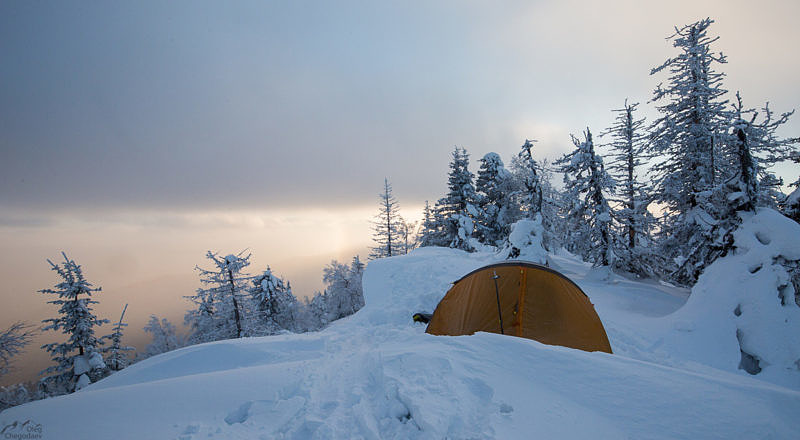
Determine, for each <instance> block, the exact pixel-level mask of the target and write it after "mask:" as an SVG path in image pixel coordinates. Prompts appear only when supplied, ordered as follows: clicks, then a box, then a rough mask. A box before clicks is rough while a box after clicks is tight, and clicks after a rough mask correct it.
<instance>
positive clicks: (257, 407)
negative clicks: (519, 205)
mask: <svg viewBox="0 0 800 440" xmlns="http://www.w3.org/2000/svg"><path fill="white" fill-rule="evenodd" d="M760 215H761V214H759V216H760ZM770 215H771V214H768V213H767V214H766V215H765V216H763V217H759V216H756V217H754V218H753V219H750V220H751V223H752V227H750V226H748V228H750V229H748V231H751V232H752V234H753V236H754V237H755V234H756V233H767V232H768V233H769V234H770V235H769V238H771V243H772V244H771V245H768V247H770V246H771V249H772V250H771V251H766V250H763V249H761V247H763V246H764V245H759V246H761V247H759V246H756V243H755V242H749V241H747V240H748V238H747V237H750V236H749V235H747V234H750V232H747V233H746V234H743V235H742V236H741V237H739V236H737V240H739V241H741V242H742V243H749V244H750V245H752V246H753V247H752V248H751V249H750V250H749V251H742V252H743V253H742V254H741V255H739V254H737V255H734V256H731V257H730V260H731V261H730V262H729V263H728V265H730V270H734V269H736V270H739V269H740V268H741V267H740V264H746V262H749V261H751V260H750V259H749V258H750V257H747V258H745V257H746V256H747V255H750V254H751V252H756V253H758V255H759V258H761V257H765V258H766V257H767V256H768V255H772V254H774V252H778V251H780V252H783V251H786V250H787V249H784V245H783V244H781V243H779V242H780V241H781V240H787V237H785V236H783V235H781V234H782V233H781V232H775V231H774V230H772V229H771V228H772V227H773V226H774V225H773V224H772V223H771V222H773V220H775V219H773V218H772V217H770ZM748 224H750V223H748ZM781 227H782V226H781ZM788 232H790V233H791V232H792V231H788ZM762 238H763V237H762ZM754 239H755V240H756V241H758V239H757V238H754ZM790 245H791V242H790V241H789V240H787V242H786V246H790ZM754 255H755V254H754ZM549 258H550V262H551V267H554V268H555V269H557V270H560V271H562V272H563V273H564V274H565V275H567V276H569V277H570V278H572V279H573V280H574V281H576V282H577V283H578V284H579V285H580V286H581V288H582V289H583V290H584V291H585V292H586V293H587V295H588V296H589V298H590V299H591V301H592V302H593V303H594V304H595V307H596V310H597V312H598V314H599V315H600V318H601V319H602V321H603V323H604V325H605V327H606V330H607V332H608V335H609V339H610V340H611V344H612V348H613V350H614V353H615V354H613V355H611V354H606V353H587V352H583V351H579V350H573V349H569V348H565V347H556V346H547V345H543V344H541V343H538V342H536V341H532V340H527V339H521V338H516V337H511V336H503V335H497V334H489V333H478V334H475V335H471V336H458V337H448V336H432V335H428V334H426V333H424V326H422V325H419V324H415V323H413V322H412V320H411V315H412V314H413V313H414V312H419V311H432V310H433V309H434V308H435V306H436V304H437V303H438V301H439V300H440V299H441V297H442V296H443V295H444V293H445V292H446V291H447V289H448V288H449V287H450V283H452V282H453V281H454V280H456V279H458V278H460V277H461V276H463V275H464V274H466V273H468V272H470V271H471V270H473V269H475V268H478V267H481V266H483V265H486V264H489V263H491V262H494V261H496V260H497V259H498V256H497V255H495V254H493V253H466V252H463V251H459V250H454V249H444V248H423V249H418V250H415V251H414V252H412V253H410V254H409V255H404V256H399V257H393V258H386V259H379V260H375V261H372V262H370V264H369V266H368V267H367V269H366V272H365V273H364V294H365V300H366V306H365V307H364V308H363V309H361V310H360V311H359V312H358V313H356V314H355V315H352V316H350V317H348V318H344V319H342V320H339V321H335V322H334V323H332V324H331V325H330V326H329V327H328V328H326V329H325V330H323V331H321V332H316V333H305V334H281V335H275V336H269V337H260V338H244V339H238V340H227V341H218V342H212V343H206V344H201V345H195V346H190V347H186V348H183V349H179V350H175V351H172V352H169V353H165V354H162V355H158V356H154V357H151V358H149V359H146V360H144V361H142V362H139V363H137V364H135V365H133V366H130V367H128V368H126V369H124V370H122V371H120V372H118V373H115V374H113V375H112V376H110V377H108V378H106V379H103V380H101V381H99V382H97V383H94V384H91V385H88V386H87V387H86V388H84V389H83V390H82V391H81V392H79V393H75V394H72V395H68V396H62V397H57V398H52V399H47V400H43V401H37V402H32V403H29V404H26V405H23V406H19V407H15V408H11V409H9V410H6V411H5V412H3V413H1V414H0V423H2V424H6V423H11V422H13V421H14V420H27V419H30V420H34V421H35V422H36V423H39V424H41V425H42V427H43V438H63V439H79V438H116V439H128V438H129V439H142V438H173V439H182V440H189V439H251V438H254V439H255V438H263V439H272V438H276V439H284V438H285V439H350V438H364V439H377V438H396V439H441V438H455V439H465V438H497V439H508V438H561V439H583V438H614V439H615V438H647V439H675V438H692V439H706V438H775V439H783V438H786V439H789V438H796V436H797V433H798V432H800V419H798V418H797V414H800V391H798V389H800V386H792V385H791V384H790V383H789V384H787V383H779V381H772V382H768V381H765V380H762V379H764V378H762V377H761V375H757V376H751V375H749V374H747V373H746V372H744V371H741V370H738V369H737V368H736V367H735V366H731V365H729V364H728V363H727V362H728V360H729V359H728V358H729V356H728V355H727V354H724V353H722V352H723V348H724V347H727V346H729V345H730V344H729V343H728V342H725V341H720V343H719V344H718V345H719V347H718V349H715V347H713V346H707V345H704V344H707V343H709V342H711V341H710V340H709V339H708V338H709V337H710V336H713V335H710V334H707V332H710V331H711V329H709V327H711V326H712V325H713V324H720V323H722V322H723V319H728V317H727V315H726V316H724V317H722V316H720V317H717V316H716V315H715V313H716V312H712V309H714V310H716V309H715V307H717V306H723V307H721V309H722V310H724V311H725V312H726V314H729V315H730V316H731V317H733V316H734V315H733V314H732V313H729V312H730V311H731V310H732V309H726V308H725V307H727V305H728V303H727V302H730V303H731V304H732V303H733V301H734V300H733V299H730V300H728V299H725V300H724V301H727V302H726V303H719V301H722V300H723V299H721V298H719V295H716V293H714V292H716V291H717V290H720V289H716V290H715V289H713V288H711V287H709V286H710V284H711V282H710V281H709V282H704V281H703V279H704V278H703V277H701V281H700V283H699V285H701V284H702V285H705V286H706V287H705V288H704V289H705V290H702V291H700V290H697V289H696V290H695V292H694V294H693V297H692V298H691V299H690V300H689V301H688V302H687V301H686V298H687V294H688V292H687V291H685V290H682V289H679V288H675V287H671V286H667V285H663V284H660V283H657V282H637V281H633V280H629V279H627V278H624V277H622V276H619V275H615V274H608V276H606V277H600V278H597V277H595V278H592V277H589V278H587V274H589V272H590V271H591V268H590V267H589V265H587V264H585V263H582V262H580V261H578V260H577V259H576V258H575V257H573V256H571V255H569V254H565V253H562V254H557V255H550V256H549ZM739 258H741V259H742V261H740V260H738V259H739ZM753 258H755V257H753ZM727 259H728V257H726V258H723V259H721V260H720V261H726V260H727ZM718 263H719V262H718ZM721 267H723V268H724V267H727V266H725V265H721ZM763 271H764V269H762V270H761V271H759V272H757V274H758V273H760V272H763ZM745 272H746V274H743V275H748V276H749V275H750V273H749V272H748V271H746V270H745ZM708 275H709V276H711V275H713V274H708ZM725 275H726V276H730V275H731V273H729V272H726V273H725ZM704 277H705V275H704ZM731 278H733V277H731ZM724 282H725V283H727V284H726V286H727V285H733V284H734V283H735V280H724ZM712 291H714V292H712ZM703 292H706V293H709V295H711V294H712V293H714V295H712V296H710V297H708V298H704V293H703ZM694 295H698V297H697V298H695V297H694ZM737 295H738V298H740V299H741V295H739V294H736V293H734V294H733V295H732V297H737ZM703 311H704V312H705V313H704V314H703V316H708V317H709V318H707V320H708V322H703V321H702V320H699V321H698V315H699V314H700V312H703ZM748 313H751V312H749V311H747V309H746V308H745V307H743V313H742V315H741V316H742V317H745V316H746V315H747V314H748ZM723 333H724V332H722V331H720V333H718V334H720V335H722V334H723ZM688 334H695V336H699V339H694V338H691V337H685V338H683V337H682V336H686V335H688ZM794 334H795V335H796V334H797V333H794ZM789 338H790V337H789V336H788V335H787V334H779V335H776V337H775V339H776V340H784V339H789ZM734 342H735V336H734ZM776 344H777V343H776ZM733 348H734V349H735V350H736V353H738V348H736V347H733ZM734 357H735V356H734ZM718 358H719V359H718ZM734 361H736V359H734ZM769 371H770V367H767V368H765V370H764V373H768V372H769ZM770 377H771V376H767V377H765V378H768V379H769V378H770ZM87 415H91V416H92V418H91V422H87Z"/></svg>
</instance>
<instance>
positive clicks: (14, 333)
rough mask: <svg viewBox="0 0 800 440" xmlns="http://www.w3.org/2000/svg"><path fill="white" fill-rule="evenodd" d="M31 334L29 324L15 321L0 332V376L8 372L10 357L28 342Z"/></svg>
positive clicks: (18, 352)
mask: <svg viewBox="0 0 800 440" xmlns="http://www.w3.org/2000/svg"><path fill="white" fill-rule="evenodd" d="M33 335H34V333H33V330H32V328H31V326H30V325H29V324H26V323H24V322H15V323H14V324H11V326H10V327H8V328H7V329H5V330H4V331H2V332H0V376H3V375H4V374H6V373H8V371H9V369H10V366H11V359H12V358H13V357H14V356H16V355H18V354H20V353H21V352H22V350H23V349H24V348H25V346H26V345H28V344H30V342H31V339H33Z"/></svg>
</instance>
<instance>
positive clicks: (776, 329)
mask: <svg viewBox="0 0 800 440" xmlns="http://www.w3.org/2000/svg"><path fill="white" fill-rule="evenodd" d="M734 246H735V250H734V252H732V253H730V254H729V255H727V256H725V257H724V258H720V259H718V260H717V261H716V262H714V263H713V264H712V265H711V266H709V267H708V268H706V270H705V272H704V273H703V274H702V275H701V276H700V278H699V279H698V281H697V284H696V285H695V286H694V288H693V289H692V295H691V296H690V297H689V300H688V301H687V303H686V305H685V306H684V307H683V308H681V309H680V310H679V311H678V312H676V313H675V314H674V315H672V316H671V317H670V320H671V322H672V330H673V332H672V334H670V335H668V336H666V339H667V341H666V342H667V349H668V350H669V351H671V352H672V353H673V354H674V355H678V356H682V357H685V358H687V359H693V360H696V361H698V362H702V363H705V364H709V365H712V366H714V367H717V368H720V369H725V370H729V371H739V372H742V374H744V373H743V372H745V371H746V372H747V373H749V374H754V375H757V377H759V378H761V379H764V380H768V381H770V382H774V383H776V384H780V385H783V386H787V387H790V388H794V389H800V338H798V335H800V305H798V302H797V298H798V296H800V295H798V294H800V292H796V291H795V288H796V287H795V285H793V283H792V274H791V273H790V272H789V270H787V266H788V267H790V268H791V267H792V266H793V267H794V268H795V270H796V271H795V273H794V277H795V281H794V282H795V283H797V282H798V278H797V277H798V276H800V271H798V270H797V269H800V266H799V265H798V260H800V225H798V224H797V223H795V222H793V221H792V220H790V219H788V218H786V217H784V216H783V215H781V214H779V213H778V212H776V211H773V210H771V209H760V210H759V212H758V214H756V215H751V216H749V218H747V219H745V220H744V222H743V223H742V225H741V226H740V227H739V228H738V229H737V231H736V232H735V233H734Z"/></svg>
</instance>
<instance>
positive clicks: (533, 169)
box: [517, 139, 544, 219]
mask: <svg viewBox="0 0 800 440" xmlns="http://www.w3.org/2000/svg"><path fill="white" fill-rule="evenodd" d="M535 143H536V141H535V140H530V139H525V143H524V144H522V147H521V148H522V151H520V152H519V153H518V154H517V158H518V162H517V163H518V164H519V165H518V167H517V168H518V169H519V171H520V172H521V173H522V185H523V186H524V191H523V194H522V196H523V197H522V200H523V203H522V204H521V205H522V209H523V210H524V211H525V212H526V213H527V214H528V218H530V219H533V218H535V217H536V216H537V215H539V214H540V213H541V212H542V202H543V197H544V195H543V193H542V167H541V166H540V165H539V163H538V162H536V160H535V159H534V158H533V153H532V152H531V150H532V149H533V146H534V144H535Z"/></svg>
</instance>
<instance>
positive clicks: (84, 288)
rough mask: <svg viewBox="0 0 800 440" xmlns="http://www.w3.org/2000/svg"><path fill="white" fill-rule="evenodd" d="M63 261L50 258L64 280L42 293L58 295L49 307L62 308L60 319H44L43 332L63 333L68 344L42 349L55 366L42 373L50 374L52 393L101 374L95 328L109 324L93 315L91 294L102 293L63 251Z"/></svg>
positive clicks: (47, 381) (47, 383)
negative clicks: (52, 305) (59, 261)
mask: <svg viewBox="0 0 800 440" xmlns="http://www.w3.org/2000/svg"><path fill="white" fill-rule="evenodd" d="M61 255H62V256H63V257H64V262H62V263H60V264H55V263H53V262H52V261H50V260H49V259H48V260H47V262H48V263H49V264H50V269H52V270H53V271H55V272H56V273H57V274H58V276H59V277H60V278H61V282H59V283H58V284H56V285H55V286H54V287H53V288H52V289H42V290H40V291H39V292H41V293H46V294H49V295H56V296H57V297H58V299H55V300H52V301H48V304H55V305H57V306H59V309H58V312H59V315H60V316H59V317H58V318H52V319H45V320H43V321H42V322H43V323H45V324H46V325H45V326H44V327H43V328H42V330H45V331H47V330H53V331H56V332H57V331H60V332H61V333H63V334H64V335H66V336H67V341H66V342H54V343H50V344H45V345H43V346H42V348H43V349H44V350H45V351H47V352H48V353H50V357H51V359H52V360H53V361H54V362H55V363H56V365H54V366H51V367H48V368H47V369H45V370H44V371H42V374H45V375H49V376H48V377H46V378H45V379H44V381H43V385H44V386H45V387H46V388H47V390H48V392H50V393H55V394H58V393H61V392H71V391H74V390H76V389H79V388H82V387H83V386H86V385H88V384H89V383H91V379H92V378H93V377H94V378H98V377H100V376H101V375H102V371H103V370H105V368H106V365H105V364H104V363H103V357H102V355H101V354H100V340H99V339H98V338H97V337H96V336H95V328H96V327H99V326H100V325H102V324H106V323H108V322H109V321H108V320H107V319H99V318H98V317H97V316H95V314H94V313H93V312H92V304H97V301H94V300H92V299H91V297H92V294H94V293H97V292H100V290H101V289H100V288H99V287H94V286H93V285H92V283H90V282H89V281H88V280H87V279H86V278H85V277H84V275H83V270H82V269H81V266H79V265H78V264H77V263H75V261H74V260H71V259H69V258H68V257H67V254H66V253H64V252H62V253H61Z"/></svg>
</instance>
